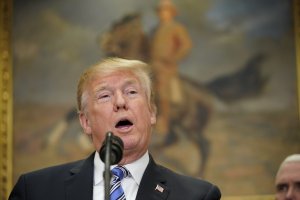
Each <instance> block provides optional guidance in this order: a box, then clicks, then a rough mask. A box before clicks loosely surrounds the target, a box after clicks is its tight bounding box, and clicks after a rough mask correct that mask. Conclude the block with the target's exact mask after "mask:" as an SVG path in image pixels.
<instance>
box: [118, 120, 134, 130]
mask: <svg viewBox="0 0 300 200" xmlns="http://www.w3.org/2000/svg"><path fill="white" fill-rule="evenodd" d="M132 125H133V123H132V122H131V121H130V120H128V119H123V120H120V121H119V122H118V123H117V124H116V126H115V127H116V128H126V127H130V126H132Z"/></svg>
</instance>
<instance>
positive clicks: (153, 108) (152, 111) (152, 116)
mask: <svg viewBox="0 0 300 200" xmlns="http://www.w3.org/2000/svg"><path fill="white" fill-rule="evenodd" d="M150 122H151V125H154V124H156V106H151V108H150Z"/></svg>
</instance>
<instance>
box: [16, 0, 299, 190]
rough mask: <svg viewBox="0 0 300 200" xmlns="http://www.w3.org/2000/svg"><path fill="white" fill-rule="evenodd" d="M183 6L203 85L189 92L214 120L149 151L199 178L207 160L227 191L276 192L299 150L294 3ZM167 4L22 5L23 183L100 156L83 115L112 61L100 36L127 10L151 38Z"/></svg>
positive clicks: (19, 145) (95, 0) (187, 68)
mask: <svg viewBox="0 0 300 200" xmlns="http://www.w3.org/2000/svg"><path fill="white" fill-rule="evenodd" d="M173 2H174V4H175V5H176V6H177V9H178V13H179V14H178V16H177V20H178V21H179V22H181V23H182V24H183V25H184V26H185V27H186V28H187V30H188V32H189V34H190V36H191V39H192V42H193V47H192V50H191V53H190V54H189V55H188V57H187V58H186V59H185V60H184V61H182V62H181V63H180V64H179V67H180V68H179V69H180V70H179V71H180V74H181V75H182V77H185V80H187V81H188V82H190V83H193V84H191V85H190V86H189V87H188V88H187V90H189V91H192V92H193V93H194V95H192V96H189V97H186V98H191V100H194V99H197V102H198V104H197V107H194V108H193V109H194V110H197V112H198V113H199V115H198V117H199V119H198V121H199V124H203V126H202V127H201V130H200V129H199V130H188V131H186V130H179V131H177V132H176V135H177V139H176V140H172V143H170V144H169V145H168V146H161V145H159V144H160V142H161V136H160V135H158V134H157V133H156V132H155V131H154V133H153V142H152V144H151V147H150V152H151V153H152V155H153V156H154V158H155V159H156V161H157V162H159V163H162V164H163V165H166V166H168V167H170V168H172V169H174V170H176V171H178V172H179V173H184V174H187V175H191V176H195V177H199V178H200V174H199V170H200V168H201V166H202V164H203V160H202V158H203V156H207V160H206V163H205V166H204V168H203V170H204V173H203V175H202V176H201V177H202V178H205V179H207V180H209V181H211V182H213V183H215V184H217V185H218V186H219V187H220V189H221V190H222V193H223V195H224V196H226V195H253V194H272V193H273V192H274V189H273V188H274V186H273V182H274V177H275V174H276V170H277V168H278V166H279V163H280V162H281V161H282V159H283V158H284V157H285V156H287V155H288V154H291V153H299V152H300V146H299V143H300V135H299V125H298V124H299V120H298V113H297V110H298V108H297V106H298V105H297V94H296V78H297V77H296V64H295V60H296V59H295V46H294V43H295V41H294V30H293V13H292V1H281V0H265V1H260V0H245V1H239V0H211V1H196V0H186V1H179V0H176V1H175V0H174V1H173ZM157 4H158V1H138V0H126V1H118V0H110V1H99V0H87V1H80V0H63V1H53V0H52V1H50V0H49V1H47V0H44V1H37V0H28V1H14V16H13V20H14V24H13V49H14V54H13V56H14V60H13V65H14V68H13V74H14V180H15V181H16V179H17V178H18V176H19V175H20V174H21V173H24V172H27V171H31V170H34V169H38V168H41V167H45V166H49V165H54V164H59V163H64V162H67V161H71V160H77V159H83V158H85V157H86V156H87V155H89V154H90V153H92V151H93V149H92V147H91V145H90V143H89V141H88V140H87V138H85V136H84V135H83V133H82V131H81V129H80V126H79V124H78V122H77V118H76V114H75V112H74V108H75V106H76V86H77V80H78V79H79V76H80V74H81V72H82V71H83V70H84V69H85V68H86V67H88V66H90V65H92V64H94V63H95V62H97V61H98V60H100V59H101V58H103V57H105V52H103V50H102V49H101V46H100V43H101V38H102V36H103V34H104V33H106V32H108V31H109V30H110V29H111V27H112V25H113V24H116V23H117V22H119V21H120V20H121V19H122V18H123V17H124V16H125V15H128V14H132V13H136V12H138V13H140V16H141V22H140V23H141V25H142V29H143V31H144V33H145V34H146V35H151V32H152V30H153V29H154V28H155V27H156V25H157V23H158V20H157V16H156V14H155V7H156V5H157ZM247 80H249V81H247ZM189 100H190V99H189ZM201 100H203V101H201ZM202 102H205V103H203V104H201V103H202ZM207 102H208V103H207ZM182 120H183V121H184V120H186V119H182ZM174 126H175V125H174ZM191 133H193V134H196V135H197V134H198V136H199V135H201V138H202V139H203V141H207V143H206V144H209V145H207V146H205V147H203V143H201V141H200V142H195V140H194V138H193V136H191ZM199 149H200V150H199ZM203 150H204V151H205V150H206V151H207V152H206V154H205V153H203ZM237 188H238V189H237Z"/></svg>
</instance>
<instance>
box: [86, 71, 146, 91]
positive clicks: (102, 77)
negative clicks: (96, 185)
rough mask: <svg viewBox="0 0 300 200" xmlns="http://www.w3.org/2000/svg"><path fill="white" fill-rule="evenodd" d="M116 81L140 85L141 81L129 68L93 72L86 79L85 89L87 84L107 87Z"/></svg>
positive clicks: (123, 84)
mask: <svg viewBox="0 0 300 200" xmlns="http://www.w3.org/2000/svg"><path fill="white" fill-rule="evenodd" d="M117 82H118V83H119V84H121V85H122V86H125V85H132V84H135V85H139V86H142V83H141V81H140V80H139V78H138V76H137V75H136V74H135V73H133V72H132V71H129V70H121V71H113V72H107V73H103V72H101V73H99V72H95V73H93V74H92V75H91V76H90V78H89V80H87V82H86V84H85V89H86V88H87V86H92V87H95V86H97V87H108V86H109V84H115V83H117Z"/></svg>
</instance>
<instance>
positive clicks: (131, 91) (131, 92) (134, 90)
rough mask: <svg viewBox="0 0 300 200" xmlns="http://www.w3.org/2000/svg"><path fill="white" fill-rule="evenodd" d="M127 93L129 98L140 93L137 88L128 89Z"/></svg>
mask: <svg viewBox="0 0 300 200" xmlns="http://www.w3.org/2000/svg"><path fill="white" fill-rule="evenodd" d="M125 93H126V94H127V95H128V96H134V95H136V94H137V93H138V91H137V90H136V89H135V88H128V89H126V91H125Z"/></svg>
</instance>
